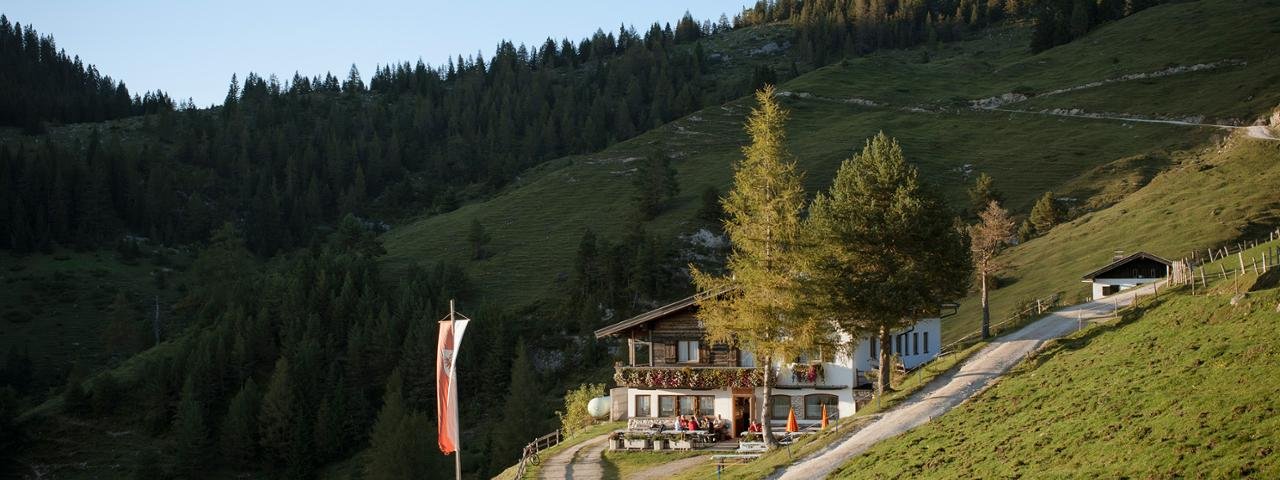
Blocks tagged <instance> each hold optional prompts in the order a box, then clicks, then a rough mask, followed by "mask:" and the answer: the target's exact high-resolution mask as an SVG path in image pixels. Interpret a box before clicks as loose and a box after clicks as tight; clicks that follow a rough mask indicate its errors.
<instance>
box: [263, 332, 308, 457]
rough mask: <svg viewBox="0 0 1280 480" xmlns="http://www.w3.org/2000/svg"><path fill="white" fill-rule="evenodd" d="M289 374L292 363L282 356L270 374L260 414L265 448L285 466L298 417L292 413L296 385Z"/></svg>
mask: <svg viewBox="0 0 1280 480" xmlns="http://www.w3.org/2000/svg"><path fill="white" fill-rule="evenodd" d="M289 370H290V368H289V360H288V359H287V358H285V356H284V355H281V356H280V358H279V359H278V360H276V366H275V370H274V371H273V372H271V381H270V383H268V384H267V392H266V393H265V394H264V396H263V398H262V406H261V409H260V410H259V413H258V428H259V439H260V442H261V444H262V448H263V450H266V452H267V453H268V454H270V455H271V457H272V458H273V459H274V460H277V461H279V463H283V460H285V459H286V458H287V456H288V452H289V451H290V450H291V445H292V443H293V437H292V434H293V428H294V425H293V424H294V422H295V421H296V419H295V418H294V416H295V414H297V413H299V412H294V409H293V406H294V401H293V382H292V381H291V379H290V372H289Z"/></svg>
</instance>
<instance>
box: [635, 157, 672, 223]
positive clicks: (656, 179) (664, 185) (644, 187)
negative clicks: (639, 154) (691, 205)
mask: <svg viewBox="0 0 1280 480" xmlns="http://www.w3.org/2000/svg"><path fill="white" fill-rule="evenodd" d="M632 185H634V186H635V188H636V204H637V208H638V209H639V214H640V218H641V220H649V219H652V218H653V217H655V216H657V214H658V213H659V212H661V211H662V205H663V203H664V202H666V201H667V200H669V199H671V198H673V197H675V196H676V195H678V194H679V193H680V185H679V184H678V183H677V181H676V169H675V168H673V167H672V166H671V158H670V157H668V156H667V155H666V153H663V152H662V151H657V150H655V151H653V152H650V153H649V155H646V156H645V158H644V159H643V160H641V161H640V165H639V166H638V167H637V168H636V173H635V178H634V180H632Z"/></svg>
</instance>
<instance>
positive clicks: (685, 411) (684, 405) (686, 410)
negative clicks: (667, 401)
mask: <svg viewBox="0 0 1280 480" xmlns="http://www.w3.org/2000/svg"><path fill="white" fill-rule="evenodd" d="M694 401H695V397H691V396H689V395H682V396H680V411H678V412H676V415H693V413H694V412H695V411H697V409H695V408H694V404H693V403H694Z"/></svg>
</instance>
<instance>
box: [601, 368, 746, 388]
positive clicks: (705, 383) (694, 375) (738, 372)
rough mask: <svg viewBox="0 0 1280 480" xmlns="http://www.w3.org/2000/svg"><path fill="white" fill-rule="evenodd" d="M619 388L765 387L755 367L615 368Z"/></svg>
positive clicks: (615, 379)
mask: <svg viewBox="0 0 1280 480" xmlns="http://www.w3.org/2000/svg"><path fill="white" fill-rule="evenodd" d="M613 380H614V381H615V382H617V384H618V386H620V387H632V388H687V389H692V390H713V389H722V388H754V387H760V386H764V369H763V368H753V367H710V366H706V367H704V366H687V367H677V366H667V367H626V366H617V367H614V373H613Z"/></svg>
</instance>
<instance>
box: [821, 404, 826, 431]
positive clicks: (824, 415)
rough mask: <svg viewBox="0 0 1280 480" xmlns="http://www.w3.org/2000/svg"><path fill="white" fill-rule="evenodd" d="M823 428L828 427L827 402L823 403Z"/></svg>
mask: <svg viewBox="0 0 1280 480" xmlns="http://www.w3.org/2000/svg"><path fill="white" fill-rule="evenodd" d="M822 429H823V430H826V429H827V404H825V403H824V404H822Z"/></svg>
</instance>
